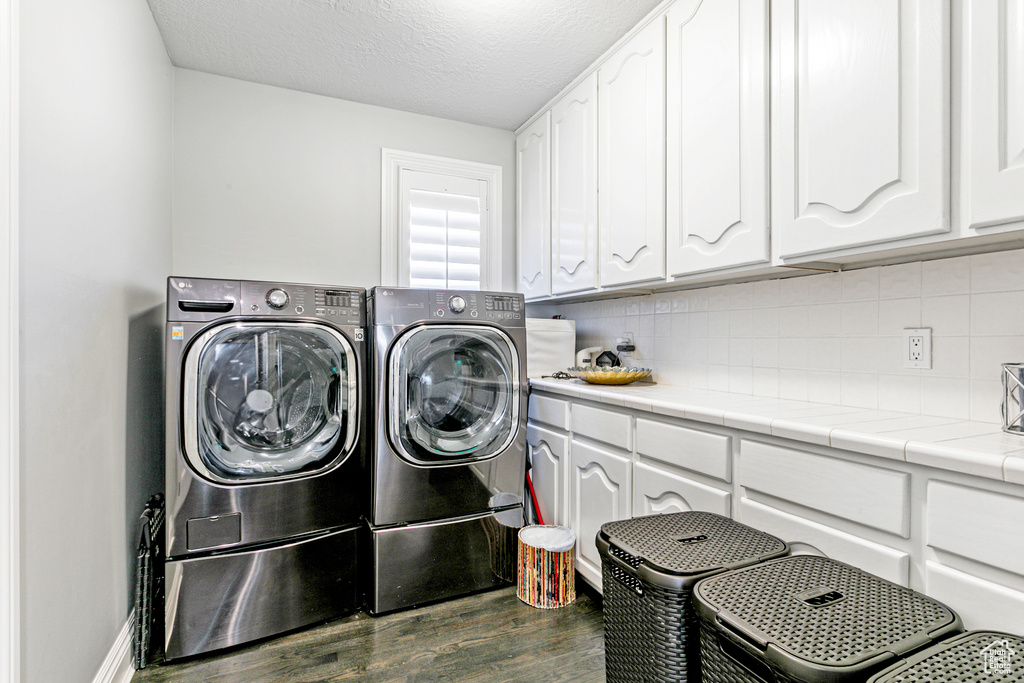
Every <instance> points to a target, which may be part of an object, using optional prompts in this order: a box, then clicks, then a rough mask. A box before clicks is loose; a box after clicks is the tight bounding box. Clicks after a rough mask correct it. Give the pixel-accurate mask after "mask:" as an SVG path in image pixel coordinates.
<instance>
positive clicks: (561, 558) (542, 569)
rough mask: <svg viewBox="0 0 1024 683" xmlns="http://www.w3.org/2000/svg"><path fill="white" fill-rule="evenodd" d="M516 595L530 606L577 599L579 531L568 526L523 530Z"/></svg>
mask: <svg viewBox="0 0 1024 683" xmlns="http://www.w3.org/2000/svg"><path fill="white" fill-rule="evenodd" d="M516 594H517V595H518V596H519V599H520V600H522V601H523V602H525V603H526V604H527V605H532V606H533V607H541V608H544V609H552V608H556V607H565V606H566V605H568V604H570V603H571V602H572V601H573V600H575V599H576V534H575V533H574V532H573V531H572V529H569V528H568V527H564V526H553V525H545V526H528V527H524V528H523V529H521V530H520V531H519V577H518V581H517V583H516Z"/></svg>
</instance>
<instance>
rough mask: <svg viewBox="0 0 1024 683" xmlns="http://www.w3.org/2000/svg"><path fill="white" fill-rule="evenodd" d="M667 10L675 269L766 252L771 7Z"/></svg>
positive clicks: (758, 1)
mask: <svg viewBox="0 0 1024 683" xmlns="http://www.w3.org/2000/svg"><path fill="white" fill-rule="evenodd" d="M767 4H768V3H767V2H765V1H764V0H716V1H715V2H701V1H700V0H686V1H680V2H677V3H676V4H675V5H674V6H673V7H672V9H671V10H669V12H668V35H667V49H668V72H667V76H668V91H667V98H668V100H667V105H668V126H667V132H666V140H667V154H668V157H667V192H668V197H667V198H668V203H667V210H668V214H667V224H668V227H667V238H668V247H667V249H668V269H669V275H682V274H686V273H696V272H701V271H706V270H713V269H716V268H726V267H730V266H741V265H747V264H752V263H761V262H764V261H767V260H768V7H767Z"/></svg>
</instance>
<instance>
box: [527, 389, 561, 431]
mask: <svg viewBox="0 0 1024 683" xmlns="http://www.w3.org/2000/svg"><path fill="white" fill-rule="evenodd" d="M529 416H530V419H531V420H535V421H537V422H545V423H547V424H549V425H551V426H552V427H558V428H559V429H564V430H565V431H569V402H568V401H563V400H562V399H560V398H553V397H551V396H543V395H541V394H530V408H529Z"/></svg>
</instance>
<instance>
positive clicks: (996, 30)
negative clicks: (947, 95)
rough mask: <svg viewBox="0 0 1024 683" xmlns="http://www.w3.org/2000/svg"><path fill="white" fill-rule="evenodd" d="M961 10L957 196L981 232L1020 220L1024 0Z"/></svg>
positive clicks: (985, 2) (1023, 212) (1023, 205)
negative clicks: (960, 174) (960, 172)
mask: <svg viewBox="0 0 1024 683" xmlns="http://www.w3.org/2000/svg"><path fill="white" fill-rule="evenodd" d="M964 16H965V21H964V24H963V25H964V70H963V99H962V101H963V117H964V121H963V134H962V135H961V140H962V144H963V161H962V163H963V167H964V171H965V173H964V179H963V184H962V190H961V202H962V206H963V213H964V221H965V223H966V225H967V227H969V228H972V229H974V230H980V231H985V228H989V227H992V226H996V225H1000V224H1005V223H1010V222H1019V221H1024V0H1001V1H999V2H995V1H993V0H968V1H967V2H966V3H965V15H964ZM1015 227H1020V226H1015Z"/></svg>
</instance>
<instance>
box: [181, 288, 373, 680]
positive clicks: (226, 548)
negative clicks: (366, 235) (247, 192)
mask: <svg viewBox="0 0 1024 683" xmlns="http://www.w3.org/2000/svg"><path fill="white" fill-rule="evenodd" d="M365 322H366V307H365V290H363V289H360V288H347V287H330V286H318V285H298V284H279V283H271V282H248V281H237V280H212V279H197V278H182V277H172V278H169V279H168V287H167V338H166V345H165V346H166V349H167V351H166V377H167V385H166V415H167V451H166V454H167V457H166V473H167V479H166V487H167V491H166V494H167V522H166V533H167V539H166V546H167V559H166V564H165V568H166V581H165V586H166V597H165V601H164V609H165V651H166V658H167V659H169V660H170V659H175V658H178V657H184V656H188V655H194V654H198V653H202V652H208V651H211V650H216V649H219V648H223V647H228V646H231V645H237V644H240V643H244V642H247V641H251V640H255V639H258V638H263V637H266V636H270V635H274V634H277V633H281V632H284V631H288V630H291V629H294V628H298V627H300V626H305V625H307V624H311V623H314V622H317V621H322V620H325V619H330V618H332V617H335V616H338V615H340V614H344V613H346V612H349V611H352V610H354V609H356V608H357V607H358V606H359V604H360V600H359V581H358V576H357V570H358V567H357V547H358V540H357V539H358V535H359V531H358V530H359V528H360V516H361V515H363V514H365V512H366V511H367V504H368V496H367V495H366V492H365V488H366V484H365V481H366V459H365V447H364V442H365V439H364V434H365V429H366V415H367V411H366V410H365V406H366V396H367V386H366V383H365V381H364V378H365V377H366V374H367V370H366V361H365V359H366V348H365V346H366V342H365V339H364V334H365Z"/></svg>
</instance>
